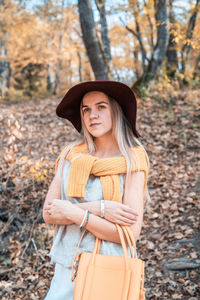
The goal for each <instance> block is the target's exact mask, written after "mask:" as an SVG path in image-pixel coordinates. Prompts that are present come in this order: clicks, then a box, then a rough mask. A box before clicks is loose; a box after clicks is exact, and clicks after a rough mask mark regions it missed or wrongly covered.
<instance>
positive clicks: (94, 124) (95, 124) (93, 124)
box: [90, 123, 100, 127]
mask: <svg viewBox="0 0 200 300" xmlns="http://www.w3.org/2000/svg"><path fill="white" fill-rule="evenodd" d="M98 125H100V123H92V124H90V127H93V126H98Z"/></svg>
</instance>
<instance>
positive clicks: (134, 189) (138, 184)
mask: <svg viewBox="0 0 200 300" xmlns="http://www.w3.org/2000/svg"><path fill="white" fill-rule="evenodd" d="M144 182H145V174H144V172H134V173H132V174H131V176H130V178H129V180H126V182H125V191H124V197H123V204H125V205H128V206H129V207H130V208H132V209H133V210H134V211H135V212H137V213H138V217H137V219H136V222H133V223H132V224H131V225H129V226H130V228H131V230H132V232H133V236H134V238H135V241H137V240H138V238H139V236H140V232H141V228H142V222H143V208H144V204H143V203H144ZM86 228H87V230H89V231H90V232H92V233H93V234H94V235H95V236H97V237H98V238H100V239H103V240H108V241H111V242H115V243H121V242H120V238H119V234H118V231H117V228H116V226H115V224H113V223H111V222H109V221H107V220H105V219H102V218H99V217H96V216H94V215H91V216H90V219H89V222H88V225H87V226H86Z"/></svg>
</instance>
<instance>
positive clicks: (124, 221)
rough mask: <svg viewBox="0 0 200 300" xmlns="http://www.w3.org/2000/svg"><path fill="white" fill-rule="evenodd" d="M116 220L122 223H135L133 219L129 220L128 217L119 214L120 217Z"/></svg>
mask: <svg viewBox="0 0 200 300" xmlns="http://www.w3.org/2000/svg"><path fill="white" fill-rule="evenodd" d="M118 220H119V221H120V222H123V223H124V224H127V225H132V224H134V223H135V221H133V220H129V219H127V218H124V217H122V216H121V217H120V218H118Z"/></svg>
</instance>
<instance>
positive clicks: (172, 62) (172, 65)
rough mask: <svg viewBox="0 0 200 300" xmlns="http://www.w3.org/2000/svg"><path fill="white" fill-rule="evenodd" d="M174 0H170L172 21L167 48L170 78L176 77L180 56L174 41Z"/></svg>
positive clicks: (170, 18)
mask: <svg viewBox="0 0 200 300" xmlns="http://www.w3.org/2000/svg"><path fill="white" fill-rule="evenodd" d="M172 2H173V1H172V0H171V1H170V12H169V21H170V35H169V44H168V48H167V53H166V56H167V75H168V77H170V78H174V76H175V74H176V70H177V69H178V56H177V50H176V46H177V44H176V42H175V41H174V38H175V36H174V30H175V26H174V24H175V14H174V12H173V7H172Z"/></svg>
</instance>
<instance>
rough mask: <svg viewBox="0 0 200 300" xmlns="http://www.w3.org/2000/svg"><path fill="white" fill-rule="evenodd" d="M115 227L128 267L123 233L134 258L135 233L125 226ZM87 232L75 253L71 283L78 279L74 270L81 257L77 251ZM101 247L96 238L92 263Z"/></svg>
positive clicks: (99, 241)
mask: <svg viewBox="0 0 200 300" xmlns="http://www.w3.org/2000/svg"><path fill="white" fill-rule="evenodd" d="M115 225H116V227H117V230H118V233H119V237H120V241H121V245H122V249H123V253H124V257H125V262H126V266H128V260H127V259H128V255H127V249H126V243H125V240H124V236H123V232H124V233H125V236H126V239H127V241H128V245H129V249H130V253H131V257H132V258H133V257H134V256H133V252H132V246H134V254H135V256H136V243H135V239H134V236H133V233H132V231H131V229H130V228H129V227H128V226H123V225H118V224H115ZM85 232H86V228H85V229H84V231H83V233H82V235H81V237H80V240H79V242H78V245H77V248H76V250H75V253H74V259H73V262H72V272H71V281H74V279H75V277H76V271H75V272H74V268H76V267H77V264H78V260H79V256H80V254H79V255H77V251H78V248H79V246H80V243H81V241H82V239H83V236H84V234H85ZM131 243H132V245H131ZM100 245H101V240H100V239H99V238H97V237H96V242H95V246H94V249H93V256H92V263H94V259H95V254H98V253H99V250H100Z"/></svg>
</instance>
